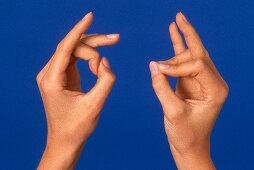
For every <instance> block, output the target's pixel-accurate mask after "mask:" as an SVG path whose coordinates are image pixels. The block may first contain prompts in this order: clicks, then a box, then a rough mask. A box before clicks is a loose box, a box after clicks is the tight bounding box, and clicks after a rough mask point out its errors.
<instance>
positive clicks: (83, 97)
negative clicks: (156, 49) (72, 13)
mask: <svg viewBox="0 0 254 170" xmlns="http://www.w3.org/2000/svg"><path fill="white" fill-rule="evenodd" d="M92 20H93V14H92V13H88V14H87V15H86V16H85V17H84V18H83V19H82V20H81V21H80V22H79V23H78V24H77V25H76V26H75V27H74V28H73V29H72V30H71V31H70V32H69V33H68V35H67V36H66V37H65V38H64V39H63V40H62V41H61V42H60V43H59V45H58V47H57V49H56V52H55V54H54V55H53V56H52V58H51V59H50V60H49V62H48V63H47V64H46V66H45V67H44V68H43V69H42V70H41V71H40V73H39V74H38V76H37V83H38V86H39V90H40V93H41V96H42V99H43V103H44V107H45V111H46V117H47V124H48V136H47V146H46V149H45V151H44V154H43V157H42V159H41V162H40V164H39V167H38V169H73V168H74V166H75V163H76V161H77V159H78V157H79V155H80V152H81V150H82V148H83V146H84V144H85V142H86V140H87V138H88V137H89V136H90V134H91V133H92V132H93V131H94V129H95V127H96V125H97V122H98V118H99V113H100V111H101V109H102V107H103V105H104V102H105V100H106V98H107V96H108V94H109V93H110V91H111V88H112V86H113V84H114V81H115V76H114V74H113V73H112V72H111V69H110V66H109V63H108V61H107V59H106V58H103V59H102V60H100V58H99V53H98V52H97V51H96V50H95V49H94V48H95V47H98V46H105V45H113V44H115V43H117V42H118V41H119V35H118V34H110V35H98V34H92V35H84V34H83V32H85V31H86V30H87V29H88V27H89V26H90V24H91V23H92ZM78 58H81V59H83V60H88V62H89V67H90V70H91V71H92V72H93V73H94V74H95V75H98V80H97V83H96V84H95V86H94V87H93V88H92V89H91V90H90V91H89V92H87V93H83V92H82V90H81V85H80V75H79V71H78V69H77V65H76V63H77V61H78Z"/></svg>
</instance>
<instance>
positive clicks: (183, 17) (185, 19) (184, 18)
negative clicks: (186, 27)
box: [181, 12, 188, 22]
mask: <svg viewBox="0 0 254 170" xmlns="http://www.w3.org/2000/svg"><path fill="white" fill-rule="evenodd" d="M181 16H182V19H183V20H184V21H185V22H188V20H187V18H186V17H185V16H184V15H183V13H182V12H181Z"/></svg>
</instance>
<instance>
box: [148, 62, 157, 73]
mask: <svg viewBox="0 0 254 170" xmlns="http://www.w3.org/2000/svg"><path fill="white" fill-rule="evenodd" d="M149 68H150V72H151V76H152V77H154V76H155V75H157V74H158V73H159V70H158V67H157V64H156V62H154V61H152V62H150V65H149Z"/></svg>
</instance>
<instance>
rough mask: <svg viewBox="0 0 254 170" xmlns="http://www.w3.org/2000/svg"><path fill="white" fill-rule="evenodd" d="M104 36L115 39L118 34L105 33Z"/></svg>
mask: <svg viewBox="0 0 254 170" xmlns="http://www.w3.org/2000/svg"><path fill="white" fill-rule="evenodd" d="M106 36H107V38H109V39H115V38H117V37H119V34H108V35H106Z"/></svg>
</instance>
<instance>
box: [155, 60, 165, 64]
mask: <svg viewBox="0 0 254 170" xmlns="http://www.w3.org/2000/svg"><path fill="white" fill-rule="evenodd" d="M157 63H159V64H166V63H167V61H157Z"/></svg>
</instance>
